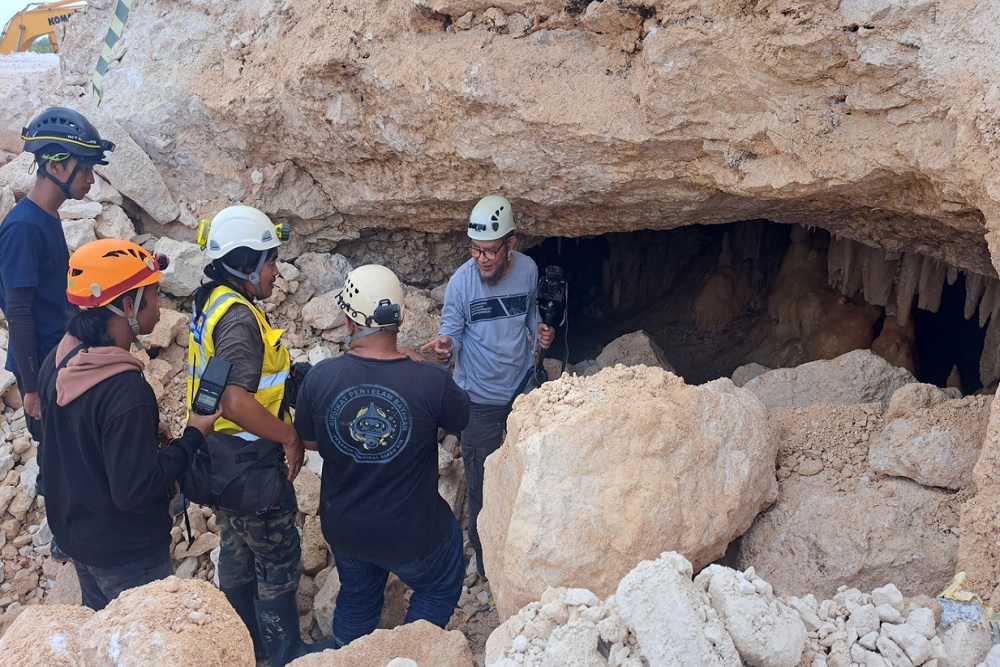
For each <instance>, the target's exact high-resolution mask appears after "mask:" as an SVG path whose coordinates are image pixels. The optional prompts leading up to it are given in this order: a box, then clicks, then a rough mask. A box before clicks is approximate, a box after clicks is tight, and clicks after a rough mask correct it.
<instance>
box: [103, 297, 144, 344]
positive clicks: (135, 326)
mask: <svg viewBox="0 0 1000 667" xmlns="http://www.w3.org/2000/svg"><path fill="white" fill-rule="evenodd" d="M144 289H146V286H145V285H141V286H140V287H139V289H138V290H136V293H135V313H134V314H133V315H127V314H126V313H125V311H124V310H122V309H121V308H119V307H118V306H112V305H111V304H110V303H109V304H108V305H106V306H105V308H107V309H108V310H110V311H111V312H112V313H114V314H115V315H121V316H122V317H124V318H125V319H126V320H128V325H129V327H131V329H132V333H133V334H134V336H133V339H132V342H133V343H135V346H136V348H137V349H139V350H140V351H142V350H145V349H146V348H145V347H143V346H142V343H140V342H139V320H138V319H137V317H138V316H139V304H140V303H142V291H143V290H144Z"/></svg>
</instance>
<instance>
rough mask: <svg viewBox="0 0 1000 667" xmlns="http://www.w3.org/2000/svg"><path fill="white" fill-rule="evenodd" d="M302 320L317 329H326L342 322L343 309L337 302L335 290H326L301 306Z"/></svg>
mask: <svg viewBox="0 0 1000 667" xmlns="http://www.w3.org/2000/svg"><path fill="white" fill-rule="evenodd" d="M302 321H303V322H305V323H306V324H308V325H309V326H311V327H313V328H314V329H318V330H319V331H328V330H330V329H334V328H336V327H338V326H341V325H342V324H343V323H344V311H343V310H341V308H340V306H339V305H338V304H337V292H327V293H325V294H322V295H319V296H315V297H313V298H312V299H310V300H309V303H307V304H306V305H304V306H302Z"/></svg>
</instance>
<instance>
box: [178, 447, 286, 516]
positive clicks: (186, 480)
mask: <svg viewBox="0 0 1000 667" xmlns="http://www.w3.org/2000/svg"><path fill="white" fill-rule="evenodd" d="M282 460H283V459H282V457H281V445H279V444H278V443H276V442H271V441H270V440H254V441H248V440H244V439H242V438H238V437H236V436H235V435H229V434H226V433H212V434H211V435H209V436H208V438H206V439H205V442H204V444H202V446H201V448H200V449H199V450H198V453H197V454H196V455H195V457H194V461H193V462H192V463H191V467H189V468H188V469H187V470H185V471H184V473H183V474H182V475H181V479H180V484H181V491H183V492H184V495H185V496H186V497H187V498H189V499H190V500H191V501H192V502H195V503H198V504H199V505H205V506H208V507H217V508H220V509H224V510H226V511H228V512H233V513H235V514H254V513H256V512H262V511H264V510H267V509H270V508H271V507H273V506H274V504H275V503H276V502H277V501H278V495H279V494H280V493H281V487H282V481H283V480H284V478H285V477H286V476H287V475H286V473H285V470H284V466H283V465H282Z"/></svg>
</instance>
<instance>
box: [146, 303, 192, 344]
mask: <svg viewBox="0 0 1000 667" xmlns="http://www.w3.org/2000/svg"><path fill="white" fill-rule="evenodd" d="M190 324H191V316H190V315H189V314H185V313H180V312H177V311H176V310H171V309H169V308H160V321H159V322H157V323H156V326H155V327H153V331H152V333H150V334H147V335H142V336H139V341H140V342H141V343H142V344H143V345H144V346H145V347H146V349H156V348H159V349H163V348H167V347H170V344H171V343H173V342H174V341H175V340H176V339H177V337H178V336H179V335H184V334H186V333H187V331H188V330H189V329H190Z"/></svg>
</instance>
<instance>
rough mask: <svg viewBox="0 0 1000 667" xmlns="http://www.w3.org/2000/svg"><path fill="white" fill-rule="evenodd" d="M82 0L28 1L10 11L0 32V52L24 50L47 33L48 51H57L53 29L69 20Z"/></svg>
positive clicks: (82, 2) (56, 38)
mask: <svg viewBox="0 0 1000 667" xmlns="http://www.w3.org/2000/svg"><path fill="white" fill-rule="evenodd" d="M86 6H87V3H86V2H84V1H83V0H56V2H32V3H29V4H28V5H27V6H26V7H25V8H24V9H22V10H21V11H19V12H18V13H17V14H14V17H13V18H12V19H11V20H10V21H8V22H7V25H5V26H4V28H3V33H0V55H3V54H7V53H14V52H16V51H28V50H29V49H31V45H32V44H34V43H35V40H37V39H39V38H40V37H46V36H48V38H49V41H50V42H51V43H52V52H53V53H58V52H59V39H58V36H57V34H56V30H57V29H58V28H59V27H60V26H62V24H63V23H66V22H67V21H69V19H70V17H71V16H73V14H75V13H77V12H78V11H80V10H81V9H84V8H86Z"/></svg>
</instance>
